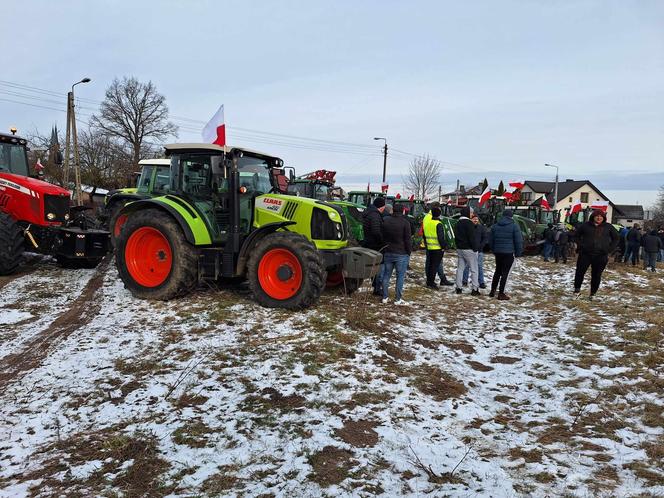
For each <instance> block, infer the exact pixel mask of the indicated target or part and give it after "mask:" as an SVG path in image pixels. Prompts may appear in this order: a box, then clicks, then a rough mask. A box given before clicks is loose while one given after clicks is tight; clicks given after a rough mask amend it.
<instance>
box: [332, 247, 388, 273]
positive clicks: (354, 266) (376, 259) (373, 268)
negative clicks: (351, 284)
mask: <svg viewBox="0 0 664 498" xmlns="http://www.w3.org/2000/svg"><path fill="white" fill-rule="evenodd" d="M382 261H383V255H382V254H381V253H379V252H378V251H374V250H372V249H367V248H366V247H346V248H344V249H341V250H340V251H335V252H331V251H329V252H328V251H324V252H323V262H324V264H325V268H326V269H327V270H328V271H329V270H330V269H337V270H341V271H342V272H343V275H344V277H346V278H359V279H364V278H370V277H372V276H374V275H376V273H378V268H379V267H380V264H381V262H382Z"/></svg>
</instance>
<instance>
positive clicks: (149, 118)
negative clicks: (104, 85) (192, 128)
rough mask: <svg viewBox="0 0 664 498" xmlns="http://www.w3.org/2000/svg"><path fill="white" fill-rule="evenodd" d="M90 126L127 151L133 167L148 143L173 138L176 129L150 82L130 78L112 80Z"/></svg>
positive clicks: (145, 151) (160, 96)
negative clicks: (130, 151) (124, 145)
mask: <svg viewBox="0 0 664 498" xmlns="http://www.w3.org/2000/svg"><path fill="white" fill-rule="evenodd" d="M90 124H91V126H92V127H94V128H98V129H99V130H101V131H103V132H104V133H105V134H107V135H108V136H110V137H112V138H117V139H119V140H122V141H123V142H125V143H127V145H129V146H130V147H131V150H132V153H131V158H132V162H133V163H134V165H137V164H138V161H139V160H141V159H143V158H144V157H146V155H148V154H149V152H148V151H147V150H146V146H147V147H150V144H148V143H147V141H148V140H151V139H152V140H165V139H166V138H168V137H169V136H177V126H176V125H175V124H173V123H172V122H170V121H169V120H168V107H167V106H166V99H165V97H164V96H163V95H161V94H160V93H158V92H157V89H156V87H155V86H154V85H153V84H152V82H151V81H149V82H148V83H141V82H140V81H138V80H137V79H136V78H134V77H130V78H127V77H126V76H125V77H124V78H122V81H120V80H118V79H115V80H113V83H111V86H109V87H108V89H107V90H106V97H105V98H104V101H103V102H102V104H101V108H100V114H99V116H97V115H95V116H92V118H91V119H90Z"/></svg>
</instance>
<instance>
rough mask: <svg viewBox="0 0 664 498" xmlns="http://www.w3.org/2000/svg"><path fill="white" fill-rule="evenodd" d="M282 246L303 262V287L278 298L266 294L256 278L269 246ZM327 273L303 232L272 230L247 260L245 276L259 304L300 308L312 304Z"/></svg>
mask: <svg viewBox="0 0 664 498" xmlns="http://www.w3.org/2000/svg"><path fill="white" fill-rule="evenodd" d="M275 247H284V248H286V249H288V250H290V251H291V252H292V253H293V254H295V255H296V256H297V258H298V259H299V260H300V264H301V265H302V272H303V275H302V288H301V289H300V292H298V293H297V294H296V295H295V296H293V297H291V298H290V299H286V300H278V299H274V298H272V297H270V296H268V295H267V294H266V293H265V292H264V291H263V289H262V288H261V285H260V281H259V280H258V265H259V263H260V260H261V258H262V256H263V254H265V252H266V251H267V250H268V249H272V248H275ZM326 279H327V273H326V272H325V269H324V267H323V260H322V258H321V255H320V253H319V252H318V250H317V249H316V247H315V246H314V245H313V244H312V243H311V242H310V241H309V240H308V239H307V238H306V237H304V236H303V235H300V234H298V233H294V232H274V233H271V234H269V235H266V236H265V237H263V238H262V239H260V240H259V241H258V243H257V244H256V246H255V247H254V248H253V249H252V251H251V256H250V258H249V262H248V264H247V280H248V282H249V288H250V289H251V291H252V293H253V295H254V298H255V299H256V301H257V302H258V304H260V305H261V306H265V307H268V308H285V309H291V310H299V309H304V308H308V307H309V306H311V305H313V304H315V303H316V302H317V301H318V299H319V298H320V295H321V293H322V292H323V289H324V288H325V280H326Z"/></svg>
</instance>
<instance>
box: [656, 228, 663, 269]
mask: <svg viewBox="0 0 664 498" xmlns="http://www.w3.org/2000/svg"><path fill="white" fill-rule="evenodd" d="M657 236H658V237H659V240H661V241H662V249H661V250H660V251H659V256H657V261H664V226H661V227H659V230H657Z"/></svg>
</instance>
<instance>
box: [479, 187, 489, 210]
mask: <svg viewBox="0 0 664 498" xmlns="http://www.w3.org/2000/svg"><path fill="white" fill-rule="evenodd" d="M489 199H491V189H490V188H489V186H488V185H487V186H486V188H485V189H484V192H482V195H480V206H482V205H483V204H484V203H485V202H486V201H488V200H489Z"/></svg>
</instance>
